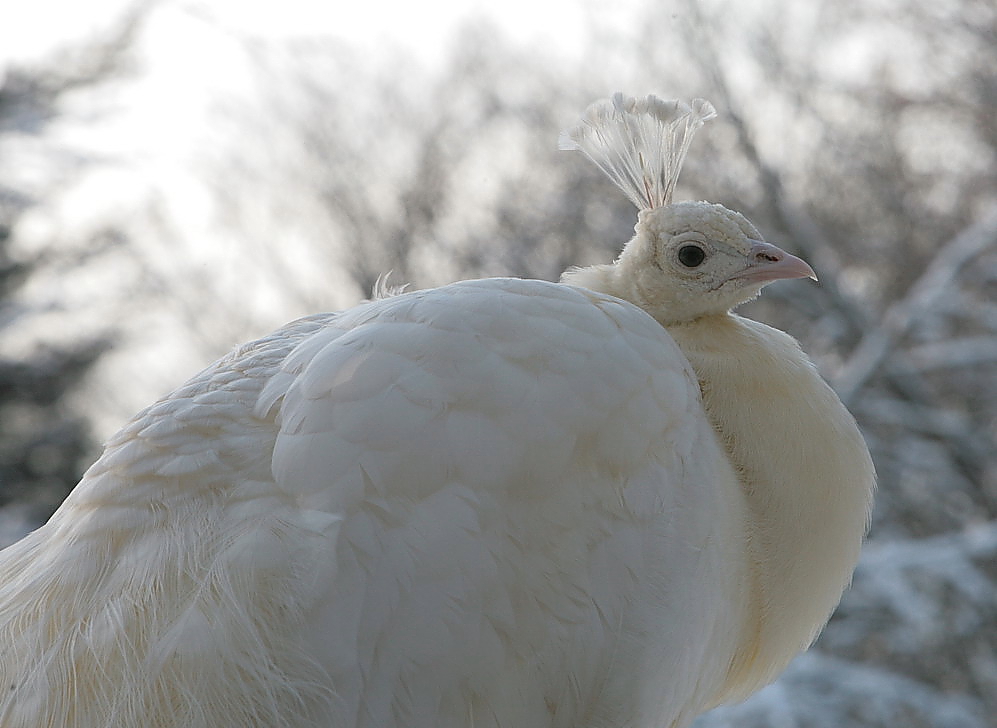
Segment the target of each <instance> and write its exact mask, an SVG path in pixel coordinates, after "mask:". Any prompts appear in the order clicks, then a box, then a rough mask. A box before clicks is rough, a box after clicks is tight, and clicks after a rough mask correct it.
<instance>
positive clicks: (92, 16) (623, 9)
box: [0, 0, 642, 64]
mask: <svg viewBox="0 0 997 728" xmlns="http://www.w3.org/2000/svg"><path fill="white" fill-rule="evenodd" d="M131 2H132V0H88V1H87V2H69V1H67V0H32V2H30V3H18V4H17V7H16V9H13V8H12V7H11V6H12V5H13V3H11V6H8V7H7V8H5V9H4V11H3V13H2V22H0V64H2V63H3V62H4V61H8V60H12V59H13V60H17V61H29V60H33V59H36V58H38V57H40V56H42V55H44V54H46V53H48V52H49V51H51V50H52V48H54V47H56V46H58V45H60V44H62V43H65V42H67V41H71V40H73V39H76V38H80V37H82V36H85V35H87V34H89V33H91V32H94V31H97V30H100V29H102V28H104V27H107V26H108V25H109V24H110V23H112V22H113V21H114V20H115V19H116V18H119V17H120V16H121V12H122V10H123V9H125V8H127V7H128V6H129V5H130V4H131ZM641 4H642V3H641V2H640V0H615V1H613V0H544V1H543V2H537V0H503V2H501V3H495V2H492V1H487V0H424V1H423V2H412V0H360V1H359V2H356V1H350V2H346V1H345V0H338V1H335V0H334V1H333V2H316V1H315V0H189V1H188V2H177V3H175V5H176V6H180V7H184V8H185V9H188V10H190V11H192V12H193V13H195V14H198V15H202V16H207V17H215V18H217V19H218V20H220V21H222V22H223V23H224V24H225V25H226V26H229V27H233V28H236V29H239V30H242V31H245V32H248V33H250V34H254V35H255V34H259V35H264V36H268V37H279V36H295V35H304V36H323V37H330V36H331V37H336V38H343V39H347V40H350V41H352V42H354V43H357V44H358V45H361V46H368V47H370V48H371V49H374V50H376V48H377V47H378V45H379V44H382V43H385V42H394V43H398V44H401V45H402V46H404V47H406V48H407V49H408V50H410V51H412V52H413V53H414V54H415V55H417V56H418V57H420V58H421V59H423V60H425V61H428V62H434V61H436V60H438V59H439V57H440V55H441V53H442V52H444V51H445V50H446V48H447V46H448V41H449V37H450V34H451V32H452V30H453V28H454V25H455V24H456V23H458V22H459V21H461V20H463V19H466V18H468V17H472V16H475V15H482V16H487V17H489V18H491V19H492V20H494V21H495V22H496V23H498V25H499V26H500V27H501V28H502V29H503V30H505V31H506V32H507V33H508V34H509V35H510V36H511V37H514V38H516V39H517V40H520V41H522V42H533V43H537V44H538V45H542V46H543V47H545V48H547V49H552V48H556V49H559V50H561V51H563V52H565V53H572V52H580V50H581V48H582V47H583V43H584V39H585V37H586V36H585V28H586V24H587V18H589V17H592V18H593V19H595V20H597V21H598V22H597V27H600V28H603V27H612V26H619V25H624V24H626V22H627V21H628V20H629V18H631V17H632V16H633V10H634V9H635V8H637V7H639V6H640V5H641Z"/></svg>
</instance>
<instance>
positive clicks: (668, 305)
mask: <svg viewBox="0 0 997 728" xmlns="http://www.w3.org/2000/svg"><path fill="white" fill-rule="evenodd" d="M635 231H636V235H635V236H634V238H633V239H632V240H631V241H630V242H629V243H627V246H626V247H625V248H624V251H623V253H622V255H621V256H620V259H619V260H618V261H617V263H616V264H615V265H614V266H613V271H612V273H611V274H610V278H611V281H612V283H613V284H614V285H613V287H614V288H615V289H617V292H616V295H618V296H620V297H621V298H625V299H627V300H629V301H631V302H632V303H635V304H637V305H638V306H640V307H641V308H643V309H645V310H646V311H647V312H648V313H650V314H651V315H652V316H654V317H655V318H656V319H657V320H658V321H660V322H661V323H662V324H666V325H668V324H681V323H686V322H689V321H693V320H695V319H698V318H701V317H703V316H709V315H715V314H723V313H726V312H727V311H729V310H730V309H732V308H734V307H735V306H738V305H739V304H741V303H744V302H745V301H748V300H750V299H752V298H754V297H755V296H757V295H758V292H759V291H761V289H762V288H763V287H764V286H765V285H766V284H768V283H771V282H772V281H774V280H779V279H781V278H805V277H809V278H814V279H815V280H816V276H815V275H814V272H813V269H811V268H810V266H809V265H807V264H806V263H805V262H803V261H802V260H800V259H799V258H797V257H795V256H793V255H790V254H789V253H786V252H785V251H783V250H781V249H779V248H777V247H776V246H774V245H770V244H769V243H766V242H764V241H763V240H762V236H761V234H760V233H759V232H758V230H756V229H755V227H754V226H753V225H752V224H751V223H750V222H748V220H747V219H746V218H745V217H744V216H743V215H741V214H740V213H737V212H733V211H731V210H728V209H727V208H725V207H723V206H722V205H716V204H711V203H708V202H681V203H677V204H674V205H668V206H666V207H659V208H654V209H651V210H644V211H642V212H641V214H640V218H639V221H638V223H637V226H636V228H635Z"/></svg>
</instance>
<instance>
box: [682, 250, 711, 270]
mask: <svg viewBox="0 0 997 728" xmlns="http://www.w3.org/2000/svg"><path fill="white" fill-rule="evenodd" d="M704 260H706V251H705V250H703V249H702V248H700V247H699V246H698V245H683V246H682V247H681V248H679V263H681V264H682V265H684V266H685V267H686V268H695V267H696V266H697V265H699V264H700V263H702V262H703V261H704Z"/></svg>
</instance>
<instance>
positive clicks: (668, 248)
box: [561, 94, 816, 324]
mask: <svg viewBox="0 0 997 728" xmlns="http://www.w3.org/2000/svg"><path fill="white" fill-rule="evenodd" d="M714 116H716V112H715V111H714V110H713V106H712V105H710V103H709V102H707V101H704V100H702V99H697V100H695V101H693V103H692V104H691V105H689V104H685V103H683V102H681V101H663V100H661V99H659V98H657V97H656V96H653V95H651V96H647V97H645V98H642V99H633V98H629V97H626V96H623V95H622V94H616V95H614V96H613V97H612V98H611V99H609V100H608V101H601V102H597V103H595V104H593V105H592V106H590V107H589V109H588V110H587V112H586V114H585V117H584V118H583V119H582V121H581V123H579V124H578V125H577V126H576V127H575V128H574V129H571V130H569V131H567V132H565V133H564V134H563V135H562V138H561V148H562V149H579V150H581V151H582V152H583V153H585V155H586V156H587V157H589V159H591V160H592V161H593V162H595V163H596V165H597V166H598V167H599V168H600V169H602V170H603V171H604V172H605V173H606V174H607V175H608V176H609V177H610V179H612V180H613V181H614V182H615V183H616V184H617V186H619V187H620V189H622V190H623V192H624V193H625V194H626V195H627V197H629V198H630V200H631V201H632V202H633V203H634V205H636V206H637V208H638V210H639V213H638V221H637V226H636V228H635V233H636V234H635V235H634V237H633V239H631V240H630V242H629V243H627V245H626V247H625V248H624V249H623V253H622V254H621V255H620V258H619V260H617V261H616V263H615V264H614V265H612V266H597V267H596V269H593V275H597V276H598V277H599V278H601V279H602V281H603V282H604V284H605V287H608V289H609V292H612V293H613V294H614V295H617V296H619V297H621V298H624V299H626V300H629V301H631V302H632V303H634V304H636V305H638V306H640V307H641V308H644V309H645V310H646V311H648V313H650V314H651V315H652V316H654V317H655V318H656V319H657V320H658V321H660V322H661V323H662V324H677V323H683V322H686V321H691V320H694V319H697V318H700V317H702V316H707V315H711V314H721V313H725V312H727V311H729V310H730V309H732V308H734V307H735V306H737V305H739V304H741V303H744V302H745V301H747V300H750V299H751V298H754V297H755V296H757V295H758V293H759V291H761V289H762V288H763V287H764V286H765V285H766V284H768V283H771V282H772V281H775V280H779V279H782V278H804V277H809V278H813V279H814V280H816V275H815V274H814V271H813V269H812V268H811V267H810V266H809V265H807V264H806V263H805V262H804V261H802V260H800V259H799V258H797V257H796V256H793V255H790V254H789V253H787V252H785V251H784V250H781V249H779V248H777V247H776V246H774V245H771V244H770V243H767V242H765V241H764V240H763V238H762V236H761V234H760V233H759V232H758V230H757V229H756V228H755V227H754V225H752V224H751V223H750V222H749V221H748V220H747V218H745V217H744V216H743V215H741V214H740V213H738V212H734V211H732V210H728V209H727V208H726V207H724V206H723V205H717V204H712V203H709V202H679V203H672V202H671V197H672V192H673V191H674V188H675V183H676V181H677V180H678V175H679V171H680V170H681V167H682V162H683V161H684V159H685V156H686V152H687V151H688V149H689V144H690V142H691V141H692V136H693V135H694V134H695V132H696V130H697V129H698V128H699V127H701V126H702V125H703V124H704V123H705V122H706V121H708V120H709V119H712V118H713V117H714ZM587 278H588V276H587V275H586V273H585V270H582V271H578V272H572V273H569V274H567V275H566V276H565V280H566V281H567V282H577V283H579V284H581V285H585V284H586V282H587Z"/></svg>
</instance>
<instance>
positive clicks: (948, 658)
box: [0, 0, 997, 728]
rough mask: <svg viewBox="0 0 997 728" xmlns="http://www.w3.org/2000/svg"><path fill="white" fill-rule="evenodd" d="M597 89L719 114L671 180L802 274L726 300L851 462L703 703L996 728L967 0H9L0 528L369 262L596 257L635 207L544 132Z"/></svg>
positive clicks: (986, 206)
mask: <svg viewBox="0 0 997 728" xmlns="http://www.w3.org/2000/svg"><path fill="white" fill-rule="evenodd" d="M500 5H501V9H498V8H499V6H500ZM347 7H349V9H348V10H347V9H345V8H347ZM458 8H459V10H458ZM615 90H624V91H627V92H629V93H633V94H643V93H647V92H655V93H658V94H659V95H663V96H666V97H680V98H692V97H694V96H702V97H705V98H707V99H709V100H711V101H712V102H713V103H714V105H715V106H716V107H717V110H718V112H719V118H718V119H717V120H716V121H713V122H711V123H710V124H709V125H707V126H706V127H705V128H704V129H703V130H702V131H701V132H700V134H699V136H698V137H697V139H696V141H695V143H694V144H693V148H692V150H691V152H690V158H689V161H688V162H687V164H686V170H685V173H684V175H683V179H682V182H681V184H680V186H679V190H678V193H677V198H678V199H691V198H696V199H711V200H715V201H718V202H722V203H723V204H725V205H727V206H728V207H731V208H733V209H737V210H740V211H742V212H743V213H745V214H746V215H747V216H748V217H749V218H751V219H752V220H753V221H754V222H755V224H756V225H757V226H758V227H759V229H760V230H762V231H763V232H764V233H765V234H766V236H767V237H768V238H769V239H770V240H772V241H774V242H777V243H779V244H781V245H783V246H785V247H787V248H789V249H791V250H793V251H794V252H797V253H799V254H801V255H803V256H804V257H805V258H807V259H808V260H809V261H810V262H811V263H812V264H813V266H814V268H815V269H816V270H817V271H818V273H819V275H820V277H821V283H820V285H819V286H817V285H813V284H811V283H809V282H806V281H794V282H786V283H781V284H779V285H777V286H773V287H770V288H769V289H767V291H766V294H765V296H763V298H762V299H761V300H760V301H758V302H755V303H753V304H751V306H750V307H747V309H746V313H748V314H749V315H751V316H753V317H756V318H760V319H762V320H764V321H767V322H770V323H773V324H774V325H777V326H779V327H781V328H783V329H785V330H787V331H789V332H790V333H792V334H793V335H795V336H796V337H797V338H799V339H800V340H801V341H802V342H803V344H804V348H806V349H807V350H808V351H809V352H811V354H812V355H813V356H814V358H815V359H816V360H817V361H818V363H819V365H820V366H821V368H822V371H823V372H824V374H825V375H826V376H827V378H828V379H829V380H830V381H831V382H832V383H833V384H834V385H835V387H836V388H837V389H838V391H839V393H840V394H841V396H842V398H843V399H844V400H845V401H846V402H847V403H848V404H849V406H850V408H851V409H852V410H853V412H855V414H856V416H857V418H858V419H859V421H860V424H861V425H862V427H863V430H864V431H865V433H866V436H867V438H868V440H869V443H870V446H871V448H872V450H873V453H874V456H875V458H876V462H877V468H878V471H879V474H880V492H879V496H878V501H877V509H876V513H875V517H874V523H873V527H872V532H871V534H870V540H869V544H868V546H867V548H866V550H865V553H864V556H863V559H862V562H861V564H860V566H859V569H858V571H857V573H856V576H855V582H854V586H853V588H852V589H851V590H850V591H849V592H848V593H847V594H846V596H845V598H844V600H843V602H842V605H841V608H840V609H839V610H838V612H837V613H836V615H835V616H834V618H833V619H832V621H831V623H830V625H829V626H828V628H827V630H826V631H825V632H824V634H823V636H822V637H821V638H820V640H819V641H818V644H817V646H816V648H815V649H813V650H811V651H810V652H809V653H807V654H806V655H805V656H803V657H801V658H799V659H798V660H797V661H796V662H794V663H793V665H792V667H791V668H790V670H789V671H788V672H787V673H786V674H785V675H784V676H783V677H782V678H781V679H780V680H779V681H778V682H777V683H776V684H774V685H773V686H771V687H769V688H768V689H766V690H764V691H763V692H761V693H759V694H758V695H757V696H755V697H754V698H752V699H751V700H749V701H748V702H747V703H745V704H743V705H740V706H733V707H728V708H722V709H719V710H717V711H714V712H713V713H711V714H709V715H707V716H704V717H703V718H702V719H701V721H700V723H699V724H698V725H699V727H700V728H706V727H710V728H713V727H714V726H717V727H719V726H747V727H749V728H751V727H754V726H758V728H761V727H762V726H766V727H769V728H803V727H810V726H813V727H815V728H816V727H820V728H823V727H825V726H826V727H827V728H832V727H834V728H847V727H849V726H883V727H884V728H885V726H891V727H894V726H915V727H916V726H942V727H948V726H953V727H962V726H966V727H967V728H970V727H973V728H977V727H984V726H997V718H995V716H997V445H995V440H997V296H995V293H997V159H995V152H997V6H994V4H993V3H992V2H991V0H949V1H947V2H938V0H930V1H929V0H911V1H901V0H871V1H870V0H834V1H831V0H828V1H827V2H817V1H815V0H808V1H803V2H801V1H797V0H757V1H756V2H739V1H735V0H727V1H724V0H701V1H698V2H697V1H696V0H676V1H675V2H660V1H658V2H653V1H651V0H646V1H642V0H628V2H623V3H620V2H598V1H597V0H589V1H588V2H567V0H562V1H561V2H552V3H536V2H531V3H528V2H511V3H510V2H505V3H502V4H497V3H484V2H470V3H452V4H450V3H433V2H423V3H403V2H395V3H393V2H388V1H387V0H367V1H366V2H364V3H349V4H347V3H338V2H333V3H328V2H327V3H318V2H307V1H306V0H282V1H281V2H279V3H277V2H273V3H267V2H238V1H237V0H190V1H188V2H180V1H175V0H160V1H159V2H139V3H136V2H134V0H100V2H88V3H72V2H69V0H36V2H32V3H31V4H30V5H29V6H26V7H20V6H18V7H17V8H15V7H14V6H13V5H11V6H10V7H6V8H4V9H3V10H2V11H0V508H2V510H0V543H6V542H10V541H12V540H14V539H16V538H18V537H19V536H20V535H22V534H23V533H24V532H26V531H27V530H28V529H30V528H32V527H33V526H34V525H37V523H38V522H39V521H40V520H42V519H44V518H45V517H46V516H47V515H48V513H50V512H51V510H52V508H53V507H54V506H55V505H56V504H57V503H58V502H59V501H60V500H61V498H63V497H64V496H65V494H66V492H67V491H68V489H69V488H70V487H71V486H72V484H73V483H75V481H76V480H77V479H78V477H79V475H80V473H81V472H82V469H84V468H85V467H86V465H87V464H88V463H89V462H91V461H92V460H93V459H94V457H96V454H97V453H98V452H99V442H100V441H101V440H102V439H104V438H106V437H107V436H108V435H109V434H111V433H112V432H113V431H114V430H115V429H117V428H118V427H119V426H120V425H121V424H122V423H123V422H124V421H125V420H126V419H127V418H128V417H129V416H131V415H132V414H133V413H134V412H135V411H137V410H138V409H140V408H141V407H142V406H144V405H145V404H148V403H149V402H150V401H152V400H153V399H154V398H156V397H158V396H161V395H162V394H163V393H165V392H167V391H169V390H170V389H171V388H173V387H174V386H176V385H178V384H179V383H181V382H182V381H183V380H184V379H185V378H186V377H187V376H189V375H190V374H192V373H193V372H195V371H196V370H197V369H199V368H200V367H202V366H204V365H205V364H206V363H207V362H209V361H211V360H212V359H213V358H214V357H216V356H218V355H219V354H221V353H223V352H225V351H226V350H228V349H229V348H231V347H232V346H234V345H236V344H237V343H239V342H241V341H244V340H247V339H249V338H252V337H254V336H258V335H260V334H263V333H265V332H267V331H268V330H269V329H271V328H272V327H274V326H276V325H278V324H280V323H283V322H284V321H286V320H289V319H291V318H294V317H296V316H299V315H303V314H306V313H311V312H314V311H319V310H330V309H335V308H339V307H344V306H349V305H352V304H354V303H356V302H357V301H358V300H360V299H361V298H363V297H365V295H366V294H367V293H368V292H369V290H370V288H371V286H372V284H373V283H374V281H375V280H376V279H377V277H378V276H379V275H380V274H382V273H384V272H386V271H389V270H391V271H393V277H392V280H393V281H395V282H404V281H409V282H411V283H412V284H413V285H414V286H415V287H425V286H431V285H437V284H440V283H445V282H448V281H451V280H455V279H458V278H466V277H477V276H485V275H519V276H530V277H537V278H546V279H556V278H557V276H558V275H559V274H560V272H561V271H562V270H563V269H564V268H566V267H567V266H569V265H572V264H587V263H592V262H596V261H603V262H604V261H608V260H610V259H611V258H612V257H614V256H615V254H616V253H617V252H618V250H619V248H620V246H621V245H622V243H623V242H625V241H626V240H627V239H628V238H629V235H630V232H631V229H632V226H633V221H634V213H633V209H632V208H631V207H630V205H629V203H628V202H627V201H626V200H625V199H624V198H623V196H622V195H621V194H619V193H618V192H617V191H616V190H615V189H614V188H613V187H612V186H611V185H610V184H609V183H608V182H607V181H606V180H604V179H603V178H602V177H601V175H600V173H599V172H598V171H596V170H595V169H594V168H593V167H592V166H591V165H589V164H588V163H587V162H585V161H584V160H583V159H582V158H581V157H580V156H579V155H572V154H567V153H563V152H558V151H557V150H556V141H557V135H558V132H559V130H560V129H562V128H564V127H566V126H569V125H570V124H572V123H573V121H574V120H575V118H576V117H577V115H578V114H579V112H580V111H581V110H582V109H583V108H584V107H585V106H586V105H587V104H588V103H589V102H590V101H592V100H594V99H596V98H600V97H604V96H606V95H608V94H609V93H611V92H612V91H615Z"/></svg>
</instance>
